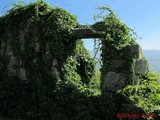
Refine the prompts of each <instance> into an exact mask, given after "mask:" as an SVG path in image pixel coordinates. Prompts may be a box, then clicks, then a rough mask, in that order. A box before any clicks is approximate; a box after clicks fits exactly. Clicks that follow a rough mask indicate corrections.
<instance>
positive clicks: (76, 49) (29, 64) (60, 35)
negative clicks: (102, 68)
mask: <svg viewBox="0 0 160 120" xmlns="http://www.w3.org/2000/svg"><path fill="white" fill-rule="evenodd" d="M76 26H78V22H77V20H76V17H75V16H72V15H70V14H69V13H68V12H66V11H65V10H63V9H61V8H52V7H51V6H49V5H48V4H47V3H45V2H43V1H41V0H40V1H38V2H36V3H31V4H29V5H27V6H23V5H15V7H14V8H12V9H11V10H9V11H8V13H7V14H6V15H4V16H2V17H0V34H1V38H0V46H1V52H2V53H1V54H0V77H1V80H0V111H1V114H4V115H7V116H9V117H12V118H15V119H21V120H32V119H33V120H36V119H37V120H52V119H53V120H62V119H65V120H67V119H69V120H71V119H74V120H75V119H77V120H78V119H81V118H80V117H82V116H83V115H84V114H86V113H85V112H84V111H83V110H85V111H87V112H89V109H91V108H88V104H89V102H91V104H93V103H92V100H94V98H93V99H92V97H91V98H88V97H89V96H94V92H95V91H96V90H95V89H94V88H91V87H90V82H91V78H92V76H93V74H94V72H95V63H94V61H93V59H92V58H91V57H90V55H89V53H88V52H87V50H86V49H85V47H84V45H83V43H82V41H81V40H77V41H76V40H74V39H73V38H74V35H73V33H72V31H73V28H75V27H76ZM6 50H7V52H6ZM8 53H10V54H8ZM12 58H14V59H15V60H16V61H18V62H17V63H16V64H14V66H9V65H10V63H11V62H13V61H12V60H13V59H12ZM53 61H54V62H55V63H54V64H56V62H57V64H56V66H54V68H53V67H52V64H53ZM8 66H9V67H10V68H12V69H9V70H8ZM20 68H23V69H25V70H26V71H25V72H26V78H25V79H24V80H21V79H20V78H19V75H18V74H17V73H18V71H19V70H20ZM11 70H13V72H14V70H15V71H16V72H15V73H12V72H11ZM54 70H57V71H58V72H59V73H58V76H57V75H53V72H55V71H54ZM9 72H11V74H9ZM90 107H92V105H91V106H90ZM95 109H96V108H95ZM83 117H84V119H87V118H89V117H91V115H90V113H88V114H87V116H83ZM85 117H86V118H85Z"/></svg>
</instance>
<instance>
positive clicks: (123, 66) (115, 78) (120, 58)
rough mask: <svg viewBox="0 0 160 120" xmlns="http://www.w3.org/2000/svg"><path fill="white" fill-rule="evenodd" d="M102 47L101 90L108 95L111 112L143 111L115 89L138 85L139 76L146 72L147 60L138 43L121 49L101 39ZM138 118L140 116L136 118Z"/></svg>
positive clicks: (130, 112) (131, 112)
mask: <svg viewBox="0 0 160 120" xmlns="http://www.w3.org/2000/svg"><path fill="white" fill-rule="evenodd" d="M103 45H104V46H103V47H104V48H103V49H102V57H103V58H102V59H103V66H102V69H101V71H102V84H101V87H102V91H103V93H102V94H104V95H106V96H108V98H109V99H108V104H109V103H111V104H109V106H110V110H111V111H114V112H113V114H115V115H117V114H118V113H129V114H133V113H138V114H142V113H144V111H143V110H142V109H141V108H138V107H137V106H135V105H134V104H133V103H132V102H131V101H130V100H129V99H128V100H127V99H126V98H123V97H122V96H121V95H119V94H117V91H118V90H120V89H123V88H124V87H126V86H127V85H138V84H139V83H140V79H139V78H140V77H142V76H145V74H147V72H148V70H147V65H148V64H147V60H145V59H144V58H143V54H142V49H141V47H140V46H139V45H130V46H126V47H124V48H123V49H121V50H118V49H115V48H114V47H112V45H111V44H110V42H107V41H103ZM138 119H140V118H138Z"/></svg>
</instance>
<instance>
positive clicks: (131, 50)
mask: <svg viewBox="0 0 160 120" xmlns="http://www.w3.org/2000/svg"><path fill="white" fill-rule="evenodd" d="M126 55H127V57H128V58H136V59H142V49H141V47H140V46H139V45H131V46H127V47H126Z"/></svg>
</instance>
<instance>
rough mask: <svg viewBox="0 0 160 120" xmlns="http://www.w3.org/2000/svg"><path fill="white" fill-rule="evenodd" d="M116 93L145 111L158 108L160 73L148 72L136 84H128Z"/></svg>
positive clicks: (151, 111)
mask: <svg viewBox="0 0 160 120" xmlns="http://www.w3.org/2000/svg"><path fill="white" fill-rule="evenodd" d="M118 93H121V94H122V95H124V96H125V97H126V98H129V99H130V100H132V101H133V102H134V103H135V104H136V105H137V106H138V107H140V108H143V110H145V112H146V113H153V112H154V110H159V109H160V75H159V74H157V73H153V72H149V73H148V74H147V75H146V76H145V77H143V78H141V82H140V83H139V84H138V85H128V86H127V87H125V88H124V89H122V90H119V91H118Z"/></svg>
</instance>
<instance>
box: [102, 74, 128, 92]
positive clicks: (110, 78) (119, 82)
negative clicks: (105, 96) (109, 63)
mask: <svg viewBox="0 0 160 120" xmlns="http://www.w3.org/2000/svg"><path fill="white" fill-rule="evenodd" d="M126 78H127V76H126V75H125V74H124V73H116V72H108V73H107V74H106V76H105V77H104V90H105V91H111V92H116V91H117V90H119V89H121V88H124V87H125V86H126Z"/></svg>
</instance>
